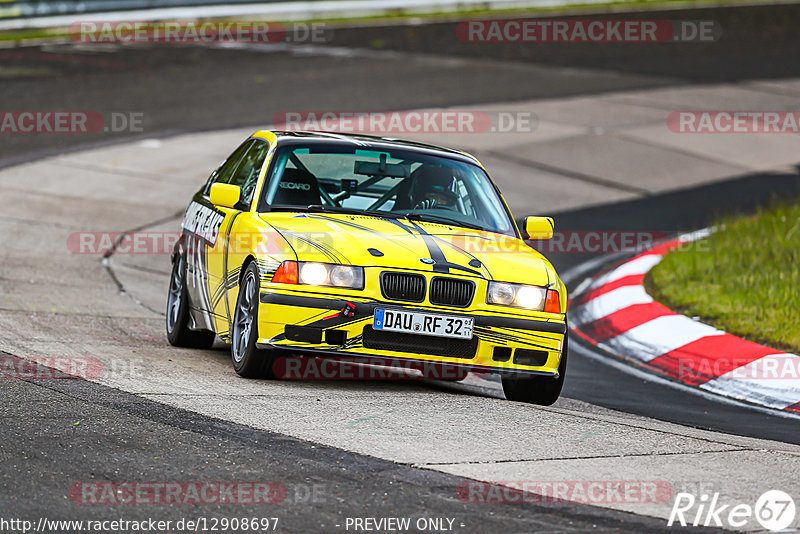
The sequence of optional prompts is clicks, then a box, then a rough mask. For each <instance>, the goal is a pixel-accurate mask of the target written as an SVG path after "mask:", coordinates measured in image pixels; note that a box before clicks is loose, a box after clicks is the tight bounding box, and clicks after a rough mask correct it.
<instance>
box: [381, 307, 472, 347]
mask: <svg viewBox="0 0 800 534" xmlns="http://www.w3.org/2000/svg"><path fill="white" fill-rule="evenodd" d="M473 322H474V321H473V319H472V317H455V316H451V315H439V314H433V313H419V312H409V311H400V310H384V309H380V308H378V309H376V310H375V315H374V317H373V320H372V327H373V328H374V329H375V330H386V331H389V332H404V333H406V334H421V335H426V336H438V337H454V338H458V339H470V338H472V326H473Z"/></svg>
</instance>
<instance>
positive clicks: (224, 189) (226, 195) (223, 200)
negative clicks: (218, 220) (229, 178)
mask: <svg viewBox="0 0 800 534" xmlns="http://www.w3.org/2000/svg"><path fill="white" fill-rule="evenodd" d="M208 196H209V197H210V198H211V203H212V204H214V205H215V206H221V207H223V208H233V207H234V206H236V204H238V203H239V199H240V198H241V196H242V188H241V187H239V186H238V185H230V184H213V185H212V186H211V191H210V192H209V194H208Z"/></svg>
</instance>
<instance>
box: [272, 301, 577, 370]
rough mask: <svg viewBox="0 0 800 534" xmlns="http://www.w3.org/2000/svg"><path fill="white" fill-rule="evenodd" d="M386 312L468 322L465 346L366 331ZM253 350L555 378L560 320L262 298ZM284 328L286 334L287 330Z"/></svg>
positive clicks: (393, 305)
mask: <svg viewBox="0 0 800 534" xmlns="http://www.w3.org/2000/svg"><path fill="white" fill-rule="evenodd" d="M379 307H380V308H392V309H404V310H414V311H425V312H430V313H438V314H446V315H451V316H459V315H461V316H469V317H472V318H473V319H474V321H475V323H474V324H475V326H474V329H473V332H474V335H473V339H472V340H468V341H467V340H464V341H461V340H456V341H447V340H446V338H432V337H429V336H420V335H416V334H388V333H384V332H381V331H374V330H372V328H371V327H372V320H373V314H374V311H375V308H379ZM258 325H259V330H258V331H259V339H258V343H257V346H258V347H259V348H269V349H284V350H291V351H294V352H299V353H308V354H320V355H323V354H324V355H326V356H334V357H337V356H340V357H365V358H370V359H381V360H395V361H396V360H402V361H418V362H438V363H442V364H447V365H453V366H457V367H465V368H469V369H470V370H476V371H486V372H498V371H499V372H502V371H504V370H505V371H513V372H515V373H516V372H525V373H531V374H539V375H546V376H553V377H556V376H558V366H559V363H560V361H561V347H562V343H563V340H564V335H565V333H566V323H565V322H564V319H563V315H561V316H558V319H556V318H548V319H536V318H524V317H519V316H514V315H511V314H502V313H497V314H491V315H489V314H485V313H469V312H465V311H464V310H463V309H459V310H454V309H447V308H435V307H430V306H408V305H403V304H401V303H395V302H382V301H376V300H361V301H358V300H345V299H342V298H338V297H335V296H331V297H327V296H320V295H318V294H311V295H310V294H302V293H300V292H297V293H275V292H263V291H262V293H261V296H260V306H259V323H258ZM287 326H288V328H287Z"/></svg>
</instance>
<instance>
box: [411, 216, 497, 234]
mask: <svg viewBox="0 0 800 534" xmlns="http://www.w3.org/2000/svg"><path fill="white" fill-rule="evenodd" d="M405 217H406V219H408V220H409V221H422V222H429V223H439V224H449V225H452V226H461V227H463V228H472V229H473V230H481V231H484V232H485V231H486V228H484V227H483V226H479V225H477V224H474V223H468V222H464V221H459V220H458V219H451V218H450V217H441V216H439V215H430V214H429V213H409V214H407V215H406V216H405Z"/></svg>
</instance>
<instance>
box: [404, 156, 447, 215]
mask: <svg viewBox="0 0 800 534" xmlns="http://www.w3.org/2000/svg"><path fill="white" fill-rule="evenodd" d="M411 198H412V199H413V201H414V205H415V206H414V207H415V209H428V208H433V207H441V208H452V207H454V206H455V205H456V202H457V201H458V195H457V194H456V179H455V176H453V169H450V168H448V167H434V166H428V165H424V166H422V167H420V168H419V169H417V171H416V172H415V173H414V184H413V185H412V187H411Z"/></svg>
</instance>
